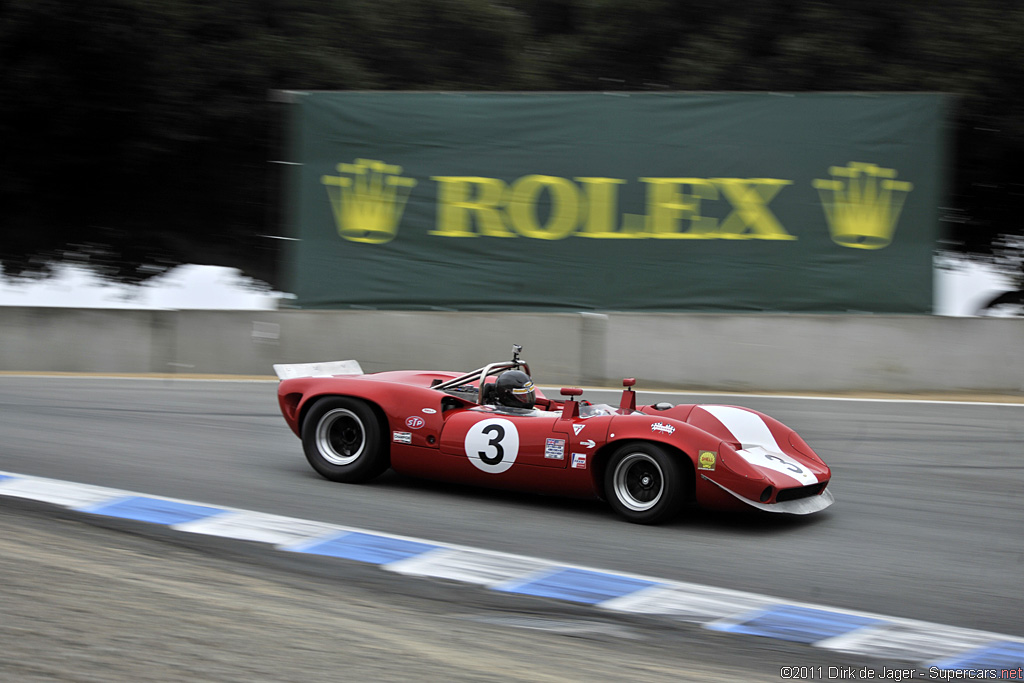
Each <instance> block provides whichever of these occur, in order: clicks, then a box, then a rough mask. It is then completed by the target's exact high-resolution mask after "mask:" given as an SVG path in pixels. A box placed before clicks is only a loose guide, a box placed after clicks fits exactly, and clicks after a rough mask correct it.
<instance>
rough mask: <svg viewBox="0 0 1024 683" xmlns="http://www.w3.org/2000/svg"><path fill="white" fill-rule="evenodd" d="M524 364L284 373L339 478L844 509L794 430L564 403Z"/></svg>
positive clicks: (324, 467)
mask: <svg viewBox="0 0 1024 683" xmlns="http://www.w3.org/2000/svg"><path fill="white" fill-rule="evenodd" d="M520 351H521V347H519V346H515V347H513V352H512V360H509V361H500V362H497V363H491V364H489V365H485V366H484V367H482V368H479V369H477V370H473V371H472V372H467V373H464V374H458V373H453V372H429V371H415V370H401V371H391V372H377V373H372V374H364V373H363V372H362V369H361V368H360V367H359V364H358V363H357V362H356V361H337V362H332V363H304V364H293V365H275V366H274V370H275V372H276V373H277V375H278V377H279V378H280V379H281V382H280V385H279V386H278V401H279V402H280V404H281V412H282V413H283V415H284V419H285V421H287V423H288V426H289V427H291V429H292V431H293V432H295V434H296V435H297V436H299V437H300V438H301V439H302V447H303V450H304V451H305V453H306V459H307V460H309V464H310V465H312V466H313V469H315V470H316V471H317V472H319V473H320V474H321V475H322V476H324V477H326V478H327V479H330V480H332V481H341V482H350V483H358V482H363V481H367V480H369V479H372V478H374V477H376V476H378V475H380V474H382V473H383V472H384V471H385V470H387V469H388V468H391V469H393V470H395V471H396V472H399V473H401V474H406V475H411V476H416V477H424V478H428V479H438V480H443V481H450V482H459V483H465V484H473V485H480V486H490V487H499V488H504V489H514V490H522V491H532V492H536V493H544V494H553V495H561V496H576V497H597V498H601V499H604V500H607V501H608V503H609V504H611V506H612V507H613V508H614V509H615V510H616V512H618V513H619V514H620V515H621V516H622V517H624V518H625V519H627V520H628V521H631V522H637V523H641V524H652V523H657V522H662V521H665V520H668V519H670V518H671V517H673V516H674V515H676V514H677V513H678V512H679V510H680V509H681V508H682V507H683V506H684V505H686V504H688V503H696V504H698V505H701V506H704V507H708V508H717V509H730V508H743V507H747V506H750V507H754V508H758V509H760V510H767V511H772V512H784V513H791V514H808V513H812V512H817V511H819V510H823V509H825V508H827V507H828V506H829V505H831V504H832V502H833V497H832V494H831V492H830V491H828V490H826V487H827V486H828V483H829V479H830V478H831V472H830V470H829V468H828V466H827V465H826V464H825V463H824V462H822V460H821V458H819V457H818V456H817V454H815V452H814V451H813V450H811V448H810V446H808V445H807V444H806V443H805V442H804V440H803V439H801V438H800V437H799V436H798V435H797V433H796V432H794V431H793V430H792V429H790V428H789V427H786V426H785V425H783V424H782V423H781V422H779V421H777V420H774V419H772V418H771V417H768V416H767V415H764V414H762V413H759V412H757V411H754V410H749V409H747V408H740V407H736V406H725V405H693V404H687V405H675V406H673V405H671V404H668V403H658V404H655V405H641V406H638V405H637V404H636V393H635V392H634V390H633V385H634V384H635V381H634V380H632V379H625V380H623V382H622V383H623V386H624V389H623V392H622V397H621V399H620V401H619V404H618V405H614V406H613V405H607V404H591V403H589V402H587V401H583V400H577V399H576V397H577V396H580V395H581V394H582V390H581V389H578V388H564V389H562V390H561V395H562V397H563V398H562V400H553V399H550V398H547V397H546V396H544V394H543V392H541V391H540V390H539V389H537V388H536V387H535V386H534V384H533V381H532V379H531V377H530V366H529V365H528V364H527V363H526V362H525V361H523V360H521V359H520V357H519V354H520Z"/></svg>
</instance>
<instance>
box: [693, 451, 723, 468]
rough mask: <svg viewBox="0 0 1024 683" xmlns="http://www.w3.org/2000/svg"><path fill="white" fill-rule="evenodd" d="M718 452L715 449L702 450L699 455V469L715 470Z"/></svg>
mask: <svg viewBox="0 0 1024 683" xmlns="http://www.w3.org/2000/svg"><path fill="white" fill-rule="evenodd" d="M717 459H718V454H717V453H715V452H714V451H701V452H700V453H699V454H698V455H697V469H701V470H714V469H715V461H716V460H717Z"/></svg>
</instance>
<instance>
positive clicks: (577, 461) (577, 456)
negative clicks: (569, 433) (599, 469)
mask: <svg viewBox="0 0 1024 683" xmlns="http://www.w3.org/2000/svg"><path fill="white" fill-rule="evenodd" d="M572 468H573V469H574V470H585V469H587V454H586V453H573V454H572Z"/></svg>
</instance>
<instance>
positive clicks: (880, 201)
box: [813, 161, 914, 249]
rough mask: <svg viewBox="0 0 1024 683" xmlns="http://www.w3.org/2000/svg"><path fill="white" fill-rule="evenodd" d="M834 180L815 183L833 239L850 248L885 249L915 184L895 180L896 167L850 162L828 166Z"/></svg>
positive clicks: (820, 180) (818, 180)
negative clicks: (904, 203) (843, 164)
mask: <svg viewBox="0 0 1024 683" xmlns="http://www.w3.org/2000/svg"><path fill="white" fill-rule="evenodd" d="M828 172H829V174H830V175H831V176H832V179H831V180H823V179H820V178H819V179H817V180H815V181H814V183H813V185H814V188H815V189H816V190H818V194H819V196H820V197H821V203H822V206H823V207H824V209H825V218H826V219H827V220H828V228H829V231H830V232H831V233H832V241H833V242H835V243H836V244H838V245H840V246H843V247H850V248H851V249H883V248H885V247H887V246H889V244H890V243H891V242H892V235H893V232H894V231H895V230H896V223H897V222H899V219H900V212H901V211H902V210H903V202H904V200H905V199H906V197H907V194H909V193H910V191H911V190H913V189H914V185H913V184H912V183H908V182H905V181H902V180H896V175H897V173H896V170H895V169H892V168H882V167H881V166H878V165H876V164H864V163H859V162H855V161H851V162H850V163H849V164H847V165H846V166H833V167H831V168H829V169H828Z"/></svg>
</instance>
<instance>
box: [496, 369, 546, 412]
mask: <svg viewBox="0 0 1024 683" xmlns="http://www.w3.org/2000/svg"><path fill="white" fill-rule="evenodd" d="M536 399H537V397H536V395H535V394H534V391H533V380H532V379H530V376H529V375H527V374H526V373H525V372H523V371H522V370H506V371H505V372H503V373H501V374H500V375H498V379H496V380H495V381H494V400H495V402H496V403H498V404H499V405H503V406H507V407H509V408H525V409H530V408H533V404H534V403H535V402H536Z"/></svg>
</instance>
